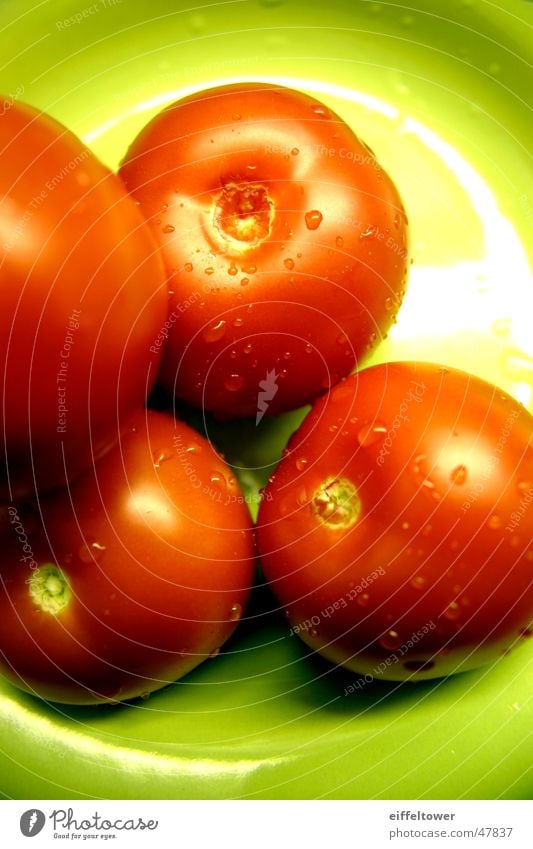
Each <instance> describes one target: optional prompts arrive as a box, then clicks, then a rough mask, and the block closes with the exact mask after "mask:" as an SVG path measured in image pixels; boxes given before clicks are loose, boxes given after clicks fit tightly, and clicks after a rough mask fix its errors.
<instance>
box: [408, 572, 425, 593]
mask: <svg viewBox="0 0 533 849" xmlns="http://www.w3.org/2000/svg"><path fill="white" fill-rule="evenodd" d="M426 583H427V582H426V579H425V578H424V576H423V575H415V576H414V578H412V579H411V586H412V587H413V589H414V590H423V589H424V587H425V586H426Z"/></svg>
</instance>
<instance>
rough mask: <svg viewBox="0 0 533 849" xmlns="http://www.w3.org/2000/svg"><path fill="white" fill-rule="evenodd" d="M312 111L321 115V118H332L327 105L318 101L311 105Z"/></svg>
mask: <svg viewBox="0 0 533 849" xmlns="http://www.w3.org/2000/svg"><path fill="white" fill-rule="evenodd" d="M311 110H312V112H313V113H314V114H315V115H320V117H321V118H330V117H331V115H330V113H329V111H328V110H327V109H326V107H325V106H324V105H323V104H322V103H317V104H316V105H315V106H312V107H311Z"/></svg>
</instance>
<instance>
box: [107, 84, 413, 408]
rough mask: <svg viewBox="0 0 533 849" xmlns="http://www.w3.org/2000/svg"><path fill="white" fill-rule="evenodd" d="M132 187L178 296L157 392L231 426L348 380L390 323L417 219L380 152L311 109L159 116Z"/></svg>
mask: <svg viewBox="0 0 533 849" xmlns="http://www.w3.org/2000/svg"><path fill="white" fill-rule="evenodd" d="M119 173H120V175H121V177H122V179H123V180H124V183H125V185H126V186H127V188H128V189H129V191H130V192H131V193H132V195H133V197H134V198H135V199H136V200H138V201H139V203H140V206H141V209H142V211H143V212H144V214H145V216H146V218H147V219H148V221H149V222H150V225H151V227H152V231H153V233H154V235H155V237H156V239H157V241H158V243H159V245H160V247H161V252H162V256H163V258H164V261H165V264H166V268H167V272H168V274H169V276H170V278H171V283H170V287H171V290H172V292H173V295H172V299H171V305H170V312H169V322H170V323H171V327H170V331H169V337H168V342H167V345H166V348H165V352H164V356H163V363H162V368H161V372H160V375H159V378H158V379H159V381H160V383H161V385H162V386H164V387H166V388H167V389H168V390H170V391H171V392H175V394H176V395H177V397H179V398H180V399H183V400H185V401H187V402H188V403H189V404H192V405H195V406H203V407H204V408H206V409H208V410H211V411H213V412H215V413H216V414H218V415H219V416H221V417H224V418H230V417H238V416H256V418H257V422H258V423H259V421H260V420H261V418H262V417H263V415H264V414H269V415H271V414H275V413H279V412H281V411H284V410H289V409H294V408H296V407H299V406H301V405H303V404H306V403H307V402H309V401H311V400H312V399H313V398H315V397H316V396H317V395H318V394H320V393H322V392H324V391H325V389H327V388H329V387H330V386H331V385H332V384H334V383H336V382H337V381H338V380H339V379H340V378H341V377H343V376H345V375H347V374H348V373H349V372H350V371H351V370H352V369H353V368H354V366H355V365H356V364H359V362H360V361H361V358H362V357H363V356H364V355H365V353H366V352H367V351H369V350H370V349H371V348H372V347H373V346H374V345H375V344H376V343H377V342H378V341H379V339H381V338H382V337H383V336H385V335H386V333H387V331H388V329H389V327H390V325H391V323H392V322H393V321H394V318H395V314H396V312H397V310H398V307H399V304H400V301H401V298H402V296H403V291H404V286H405V279H406V269H407V262H408V260H407V247H406V245H407V220H406V216H405V212H404V209H403V206H402V203H401V200H400V198H399V196H398V193H397V191H396V189H395V187H394V185H393V184H392V182H391V180H390V179H389V177H388V176H387V174H386V173H385V172H384V171H383V169H382V168H381V167H380V166H379V165H378V163H377V161H376V158H375V156H374V154H373V153H372V151H371V150H370V149H369V148H368V147H367V146H366V145H365V144H364V143H363V142H362V141H360V140H359V139H358V138H357V137H356V136H355V135H354V133H353V132H352V130H351V129H350V128H349V127H348V126H347V125H346V123H345V122H344V121H343V120H342V118H340V117H339V116H338V115H336V114H335V113H334V112H333V111H332V110H330V109H329V108H326V107H325V106H324V105H323V104H321V103H320V102H318V101H317V100H316V99H315V98H314V97H309V96H307V95H305V94H302V93H300V92H297V91H292V90H291V89H287V88H280V87H278V86H273V85H265V84H258V83H246V84H239V85H229V86H222V87H219V88H214V89H209V90H207V91H203V92H199V93H197V94H194V95H192V96H190V97H186V98H184V99H183V100H180V101H178V102H177V103H174V104H172V105H171V106H169V107H168V108H166V109H164V110H163V111H162V112H161V113H159V114H158V115H157V116H156V117H155V118H154V119H153V120H152V121H151V122H150V123H149V124H148V125H147V126H146V127H145V128H144V129H143V130H142V131H141V133H140V134H139V136H138V137H137V138H136V139H135V140H134V142H133V143H132V145H131V147H130V148H129V150H128V152H127V155H126V156H125V159H124V161H123V163H122V166H121V168H120V172H119Z"/></svg>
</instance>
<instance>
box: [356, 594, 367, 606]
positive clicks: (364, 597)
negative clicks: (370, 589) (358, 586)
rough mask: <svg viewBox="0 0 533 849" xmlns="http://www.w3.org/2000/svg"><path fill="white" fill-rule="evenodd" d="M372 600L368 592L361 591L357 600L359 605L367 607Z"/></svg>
mask: <svg viewBox="0 0 533 849" xmlns="http://www.w3.org/2000/svg"><path fill="white" fill-rule="evenodd" d="M369 601H370V596H369V594H368V593H361V594H360V595H358V596H357V599H356V602H357V604H358V605H359V607H367V606H368V602H369Z"/></svg>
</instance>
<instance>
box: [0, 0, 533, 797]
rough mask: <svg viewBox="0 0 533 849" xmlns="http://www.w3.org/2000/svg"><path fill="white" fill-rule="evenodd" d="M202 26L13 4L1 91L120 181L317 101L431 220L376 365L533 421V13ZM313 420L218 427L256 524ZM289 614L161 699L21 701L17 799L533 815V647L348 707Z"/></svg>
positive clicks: (375, 8)
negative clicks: (65, 703)
mask: <svg viewBox="0 0 533 849" xmlns="http://www.w3.org/2000/svg"><path fill="white" fill-rule="evenodd" d="M200 2H203V0H200ZM189 5H194V4H189V3H185V2H172V0H168V2H163V0H159V2H155V3H149V4H147V3H146V2H144V0H128V2H126V0H124V2H120V1H119V0H94V2H93V3H92V4H88V5H86V6H83V4H81V3H80V2H79V0H76V2H70V0H60V2H58V0H44V2H39V3H38V2H37V0H4V2H3V3H2V5H1V7H0V30H1V32H2V45H3V52H4V58H3V61H2V70H1V72H0V80H1V84H0V88H1V89H2V90H3V93H4V95H5V96H6V97H13V98H19V99H22V100H25V101H27V102H29V103H31V104H33V105H35V106H38V107H40V108H42V109H44V110H46V111H48V112H50V113H51V114H52V115H53V116H55V117H56V118H58V119H59V120H60V121H62V122H63V123H65V124H66V125H68V126H69V127H70V128H71V129H72V130H74V132H76V133H78V134H79V135H81V136H82V137H83V138H84V139H85V140H86V141H87V142H88V143H89V144H90V146H91V147H92V148H93V150H94V151H95V152H96V154H97V155H99V156H100V157H101V158H102V159H103V160H104V161H105V162H107V163H108V164H109V165H110V166H112V167H115V166H116V165H117V163H118V162H119V160H120V158H121V156H122V154H123V153H124V151H125V149H126V147H127V145H128V143H129V141H130V140H131V138H132V137H133V136H134V135H135V134H136V132H137V131H138V130H139V129H140V127H141V126H142V125H143V124H144V123H145V122H146V121H147V120H148V119H149V118H150V117H151V116H152V115H154V114H155V113H156V112H157V111H158V110H159V109H160V108H161V107H162V106H163V105H164V104H166V103H169V102H171V101H173V100H175V99H177V98H179V97H180V96H182V95H184V94H186V93H188V92H191V91H194V90H196V89H199V88H204V87H207V86H212V85H215V84H220V83H223V82H229V81H237V80H265V81H272V82H278V83H283V84H286V85H289V86H293V87H295V88H299V89H302V90H304V91H308V92H314V93H316V94H317V96H319V97H321V98H322V100H324V101H325V102H326V103H328V104H330V105H331V106H332V107H333V108H334V109H336V110H337V111H338V112H339V113H340V114H341V115H342V116H344V117H345V118H346V119H347V120H348V121H349V122H350V123H351V124H352V126H353V127H354V129H356V131H357V132H358V134H360V135H361V137H362V138H363V139H365V141H367V142H368V143H369V144H370V145H371V147H372V148H373V149H374V150H375V151H376V154H377V156H378V159H379V160H380V161H381V163H382V164H383V165H384V167H385V168H386V169H387V170H388V171H389V173H390V174H391V175H392V177H393V179H394V180H395V182H396V183H397V185H398V187H399V189H400V191H401V193H402V195H403V198H404V200H405V204H406V206H407V209H408V212H409V218H410V222H411V232H412V255H413V257H414V264H413V266H412V269H411V277H410V283H409V289H408V293H407V296H406V299H405V302H404V305H403V307H402V309H401V312H400V316H399V320H398V323H397V324H396V325H395V326H394V328H393V331H392V332H391V334H390V336H389V338H388V339H387V341H386V342H384V343H383V344H382V345H381V347H380V348H379V350H378V351H377V352H376V353H375V355H374V356H373V358H372V362H380V361H385V360H392V359H424V360H431V361H438V362H440V363H444V364H448V365H451V366H459V367H461V368H463V369H467V370H469V371H471V372H474V373H476V374H478V375H480V376H481V377H484V378H486V379H489V380H492V381H493V382H496V383H498V384H499V385H500V386H501V387H502V388H503V389H505V390H507V391H508V392H510V393H511V394H512V395H514V396H515V397H516V398H518V399H519V400H521V401H522V402H523V403H524V405H525V406H526V407H529V409H532V405H533V370H532V367H533V334H532V332H531V320H532V316H533V282H532V275H531V256H530V255H529V254H528V250H529V251H531V250H532V247H533V246H532V244H531V239H530V242H529V245H528V244H527V237H528V235H529V236H531V228H532V224H533V172H532V170H531V162H530V155H529V149H530V146H531V112H530V110H531V106H532V105H533V95H532V92H533V83H532V76H531V70H530V64H528V62H529V63H530V62H531V59H532V56H531V44H532V41H531V39H529V41H528V38H527V31H528V29H529V28H530V27H531V25H532V24H533V5H532V4H530V3H527V2H525V0H523V1H521V2H519V0H491V2H483V1H482V0H432V2H429V3H428V2H427V0H410V2H409V4H404V3H401V2H397V0H388V2H383V3H380V2H370V0H329V2H327V3H322V2H309V0H308V2H304V0H292V1H291V0H286V2H283V0H262V2H261V0H222V2H218V3H216V4H211V5H209V4H206V5H205V7H204V8H201V7H200V6H199V5H198V6H197V7H196V8H195V9H194V10H186V8H185V7H186V6H189ZM6 51H7V53H8V55H7V56H6V55H5V53H6ZM300 418H301V414H293V415H289V416H284V417H281V418H280V419H279V420H277V421H271V422H270V423H269V424H268V426H267V427H265V428H262V429H261V436H259V437H256V438H254V437H253V435H252V433H251V430H250V429H247V424H246V423H244V424H240V425H236V426H233V427H232V428H229V429H224V430H223V431H222V432H220V429H218V430H217V428H215V427H214V426H213V427H212V428H211V431H212V432H211V433H210V435H211V436H212V437H213V439H214V440H215V441H218V443H219V444H222V443H223V444H224V449H225V451H226V453H227V455H228V457H229V459H230V460H231V461H232V462H233V463H234V464H235V465H236V466H240V467H241V472H240V475H241V479H242V481H243V485H245V486H246V487H247V488H248V490H249V495H250V499H251V501H252V502H253V501H255V502H256V501H257V487H258V486H259V485H260V484H261V482H262V481H263V480H264V477H265V475H266V474H267V472H268V468H269V464H270V465H271V464H272V463H274V462H275V461H276V459H277V457H278V456H279V453H280V451H281V449H282V447H283V444H284V442H285V440H286V438H287V436H288V434H289V433H290V432H291V431H292V430H293V429H294V428H295V426H296V425H297V423H298V421H299V420H300ZM270 606H271V600H270V598H269V596H268V593H267V592H266V591H263V592H258V593H257V595H256V597H255V599H254V602H253V604H252V607H251V609H250V610H249V611H248V616H247V619H246V621H245V622H244V623H243V624H242V626H241V627H240V629H239V631H238V632H237V634H236V635H235V636H234V638H233V639H232V641H231V642H230V643H229V644H228V645H227V646H225V647H224V650H223V651H222V652H221V654H220V655H219V656H218V657H217V658H216V659H213V660H212V661H209V662H207V663H205V664H203V665H202V666H201V667H199V668H198V669H197V670H196V671H195V672H193V673H192V674H190V675H189V676H187V678H186V679H185V680H183V681H181V682H179V683H177V684H175V685H174V686H171V687H168V688H167V689H165V690H164V691H161V692H159V693H156V694H154V695H152V696H151V697H150V698H149V699H148V700H147V701H138V702H135V703H132V704H131V705H121V706H117V707H100V708H91V709H88V708H65V707H62V706H57V705H56V706H54V705H48V704H45V703H43V702H40V701H38V700H36V699H33V698H31V697H30V696H27V695H24V694H22V693H20V692H18V691H16V690H15V689H13V688H12V687H10V686H9V685H7V684H1V685H0V716H1V723H0V727H1V731H0V749H1V756H0V770H1V775H2V778H1V789H2V793H3V795H4V797H6V798H11V797H15V798H32V799H54V798H58V799H65V798H93V797H100V798H102V797H103V798H146V799H148V798H170V799H179V798H182V799H183V798H203V799H207V798H210V799H211V798H215V799H221V798H237V797H238V798H241V797H247V798H250V797H252V798H291V799H292V798H315V797H326V798H352V799H374V798H378V799H382V798H383V799H415V798H417V799H426V798H428V799H448V798H466V799H490V798H505V799H517V798H518V799H521V798H528V797H529V796H530V793H531V790H532V787H533V778H532V775H531V771H529V772H528V770H529V767H530V759H529V757H528V753H527V751H526V748H525V745H524V741H525V740H526V739H527V735H528V733H529V731H530V729H531V726H532V721H533V712H532V708H531V699H530V698H529V695H530V689H531V687H530V684H531V677H530V678H529V680H528V676H527V670H528V662H529V661H530V660H531V656H532V648H531V644H530V643H529V642H528V641H526V640H523V641H522V643H523V644H522V645H520V646H519V647H518V648H517V649H516V650H515V651H514V652H513V653H511V654H510V655H509V656H506V657H502V658H501V659H500V660H499V661H498V662H497V663H495V664H494V665H493V666H492V667H489V668H485V669H481V670H479V671H477V672H471V673H465V674H462V675H457V676H455V677H453V678H449V679H441V680H436V681H433V682H426V683H423V684H417V685H412V684H401V685H399V684H386V683H383V682H378V683H374V684H372V685H369V686H368V687H366V688H365V689H364V690H356V691H355V692H353V693H351V694H349V695H345V694H344V691H345V688H347V684H348V683H349V681H350V680H351V679H350V676H349V675H348V674H347V673H343V672H342V671H339V670H336V669H334V668H333V667H332V666H330V665H328V664H327V663H326V662H324V661H322V660H321V659H320V658H318V657H316V656H312V655H310V653H309V650H308V649H307V648H306V647H305V646H304V645H303V644H302V643H300V642H299V641H298V639H297V638H296V637H291V636H290V635H289V631H288V627H287V625H286V623H285V622H284V621H283V620H282V618H281V617H280V616H279V615H278V614H277V613H276V612H275V611H271V612H269V611H270ZM529 668H530V667H529Z"/></svg>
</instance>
